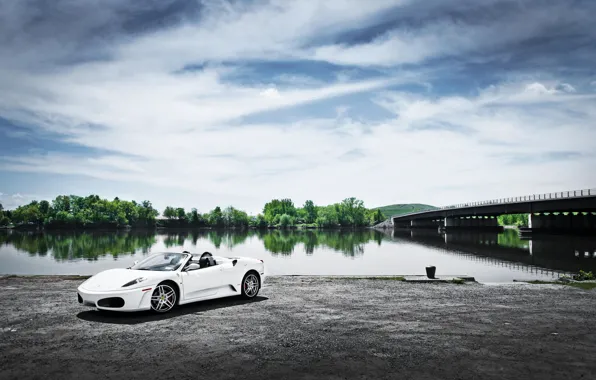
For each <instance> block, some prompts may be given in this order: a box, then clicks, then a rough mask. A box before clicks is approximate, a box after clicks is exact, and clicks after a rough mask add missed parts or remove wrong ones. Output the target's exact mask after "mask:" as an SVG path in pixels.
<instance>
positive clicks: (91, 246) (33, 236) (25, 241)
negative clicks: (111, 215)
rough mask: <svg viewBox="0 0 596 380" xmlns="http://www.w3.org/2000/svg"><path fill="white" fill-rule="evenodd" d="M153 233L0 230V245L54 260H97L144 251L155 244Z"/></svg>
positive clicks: (146, 251) (147, 250)
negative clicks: (47, 256) (51, 257)
mask: <svg viewBox="0 0 596 380" xmlns="http://www.w3.org/2000/svg"><path fill="white" fill-rule="evenodd" d="M155 241H156V240H155V234H154V233H153V232H134V233H131V232H127V231H112V232H99V231H93V232H16V231H4V232H2V233H0V245H3V244H5V245H9V244H10V245H12V246H14V247H15V248H16V249H18V250H21V251H25V252H27V253H29V254H30V255H32V256H33V255H37V256H46V255H47V254H48V253H49V252H52V255H53V257H54V259H55V260H57V261H67V260H74V259H87V260H89V261H93V260H97V259H98V258H100V257H102V256H106V255H111V256H113V257H115V258H116V257H118V255H127V254H133V253H135V252H139V251H140V252H142V253H148V252H149V249H150V248H151V246H152V245H153V244H155Z"/></svg>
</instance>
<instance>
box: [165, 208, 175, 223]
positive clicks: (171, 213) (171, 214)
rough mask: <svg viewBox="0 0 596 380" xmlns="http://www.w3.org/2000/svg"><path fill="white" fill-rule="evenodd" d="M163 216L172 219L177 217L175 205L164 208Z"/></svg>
mask: <svg viewBox="0 0 596 380" xmlns="http://www.w3.org/2000/svg"><path fill="white" fill-rule="evenodd" d="M163 216H164V217H166V218H168V219H170V220H171V219H174V218H175V217H176V209H174V208H173V207H170V206H167V207H166V208H165V209H164V210H163Z"/></svg>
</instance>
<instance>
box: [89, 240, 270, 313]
mask: <svg viewBox="0 0 596 380" xmlns="http://www.w3.org/2000/svg"><path fill="white" fill-rule="evenodd" d="M264 281H265V263H264V262H263V260H258V259H253V258H249V257H220V256H213V255H212V254H211V253H209V252H205V253H203V254H202V255H196V254H192V253H189V252H187V251H184V252H183V253H170V252H166V253H158V254H154V255H151V256H149V257H147V258H145V259H144V260H142V261H140V262H135V264H134V265H133V266H131V267H129V268H126V269H124V268H120V269H109V270H106V271H103V272H100V273H97V274H96V275H94V276H92V277H90V278H89V279H87V280H86V281H85V282H83V283H82V284H81V285H80V286H79V288H78V289H77V293H78V297H77V298H78V301H79V303H80V304H82V305H84V306H92V307H96V308H98V309H101V310H117V311H138V310H153V311H155V312H158V313H165V312H167V311H170V310H172V308H174V307H175V306H176V305H181V304H185V303H190V302H196V301H203V300H208V299H213V298H222V297H229V296H236V295H241V296H243V297H245V298H254V297H256V295H257V294H258V293H259V289H260V288H261V286H262V285H263V282H264Z"/></svg>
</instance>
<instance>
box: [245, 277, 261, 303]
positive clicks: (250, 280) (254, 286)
mask: <svg viewBox="0 0 596 380" xmlns="http://www.w3.org/2000/svg"><path fill="white" fill-rule="evenodd" d="M243 286H244V293H245V294H246V296H247V297H251V298H252V297H254V296H256V295H257V292H258V291H259V279H258V278H257V276H256V275H254V274H252V273H251V274H249V275H248V276H246V278H245V279H244V284H243Z"/></svg>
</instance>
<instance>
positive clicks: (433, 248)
mask: <svg viewBox="0 0 596 380" xmlns="http://www.w3.org/2000/svg"><path fill="white" fill-rule="evenodd" d="M183 250H188V251H190V252H197V253H202V252H205V251H208V252H211V253H213V254H215V255H221V256H226V255H235V256H250V257H255V258H259V259H263V260H264V261H265V264H266V268H267V273H268V274H269V275H410V274H423V273H424V272H425V267H426V266H427V265H434V266H436V267H437V275H469V276H474V277H475V278H476V280H478V281H480V282H485V283H491V282H492V283H502V282H511V281H513V280H514V279H518V280H519V279H524V280H525V279H543V280H547V279H554V278H557V277H558V276H560V275H561V274H564V273H569V272H577V271H579V270H580V269H583V270H586V271H587V270H592V271H596V238H594V237H570V236H550V237H543V238H540V239H533V240H523V239H520V238H519V236H518V234H517V232H516V231H514V230H505V231H504V232H502V233H478V232H458V233H448V234H445V233H439V232H438V231H436V230H415V231H404V232H393V231H377V230H359V231H313V230H307V231H279V230H271V231H209V230H200V231H175V232H174V231H163V230H158V231H118V232H100V231H93V232H45V233H38V232H18V231H6V230H4V231H0V274H81V275H88V274H94V273H97V272H99V271H101V270H104V269H109V268H117V267H127V266H129V265H130V264H132V263H133V262H134V261H135V260H139V259H140V258H142V257H144V256H146V255H148V254H151V253H156V252H163V251H183Z"/></svg>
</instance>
